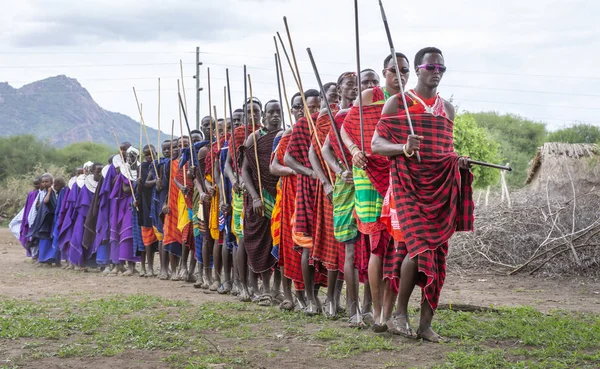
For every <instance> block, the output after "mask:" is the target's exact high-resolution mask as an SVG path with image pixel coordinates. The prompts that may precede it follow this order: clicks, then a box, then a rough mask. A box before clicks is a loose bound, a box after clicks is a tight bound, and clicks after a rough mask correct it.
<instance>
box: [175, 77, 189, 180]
mask: <svg viewBox="0 0 600 369" xmlns="http://www.w3.org/2000/svg"><path fill="white" fill-rule="evenodd" d="M179 94H180V91H179V80H177V95H179ZM177 107H178V108H179V141H180V144H181V145H180V149H179V157H181V154H182V153H183V122H182V119H181V105H180V104H179V101H177ZM183 186H184V187H187V173H186V172H185V170H184V171H183Z"/></svg>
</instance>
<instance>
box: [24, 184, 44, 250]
mask: <svg viewBox="0 0 600 369" xmlns="http://www.w3.org/2000/svg"><path fill="white" fill-rule="evenodd" d="M41 184H42V179H41V178H40V177H36V178H35V179H34V180H33V190H32V191H30V192H29V193H28V194H27V200H26V201H25V207H24V208H23V215H22V218H21V229H20V230H19V242H21V245H22V246H23V248H25V252H26V254H27V256H28V257H32V256H33V255H32V254H31V250H30V248H29V247H28V246H27V242H28V241H29V237H27V234H28V233H29V221H28V218H29V213H30V212H31V207H32V206H33V203H34V201H35V199H36V198H37V196H38V193H39V192H40V185H41ZM36 258H37V255H36V257H33V258H32V260H35V259H36Z"/></svg>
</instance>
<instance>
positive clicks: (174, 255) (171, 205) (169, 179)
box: [162, 140, 183, 281]
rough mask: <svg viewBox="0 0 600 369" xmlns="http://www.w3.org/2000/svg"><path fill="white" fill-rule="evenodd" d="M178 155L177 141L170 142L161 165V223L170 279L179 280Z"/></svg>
mask: <svg viewBox="0 0 600 369" xmlns="http://www.w3.org/2000/svg"><path fill="white" fill-rule="evenodd" d="M179 156H180V150H179V145H178V141H177V140H175V141H173V142H172V149H171V160H169V161H168V162H166V163H165V164H164V166H163V178H164V180H163V186H164V188H163V191H165V190H166V191H167V195H166V196H167V199H166V202H165V204H164V206H163V209H162V213H163V214H164V215H165V218H164V223H163V232H164V239H163V244H164V248H165V251H166V252H167V253H168V254H169V262H170V272H171V274H170V277H169V278H170V279H171V280H172V281H179V280H180V279H179V276H178V275H177V266H178V264H179V257H180V256H181V251H182V250H181V241H182V237H183V236H182V234H181V231H180V230H179V228H178V227H177V225H178V221H179V211H178V202H179V187H178V186H177V183H176V178H177V175H178V172H179Z"/></svg>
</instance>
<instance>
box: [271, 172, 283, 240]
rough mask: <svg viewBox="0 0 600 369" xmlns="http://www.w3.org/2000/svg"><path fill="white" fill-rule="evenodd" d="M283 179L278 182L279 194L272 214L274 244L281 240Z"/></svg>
mask: <svg viewBox="0 0 600 369" xmlns="http://www.w3.org/2000/svg"><path fill="white" fill-rule="evenodd" d="M281 200H282V192H281V180H279V182H277V196H276V197H275V206H273V213H272V215H271V236H272V237H273V246H279V243H280V242H281Z"/></svg>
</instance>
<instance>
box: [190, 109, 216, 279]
mask: <svg viewBox="0 0 600 369" xmlns="http://www.w3.org/2000/svg"><path fill="white" fill-rule="evenodd" d="M210 122H211V120H210V117H204V118H203V119H202V121H201V128H202V130H201V131H198V130H194V131H192V132H191V133H192V141H193V142H194V153H195V154H196V158H195V162H194V171H191V170H190V171H189V174H190V178H192V181H193V185H194V192H193V196H192V201H193V204H192V205H193V207H192V223H193V231H194V250H195V255H194V260H195V261H196V262H197V264H198V272H197V274H196V276H195V277H192V276H190V280H191V279H192V278H195V279H196V282H195V283H194V287H195V288H202V287H205V288H206V289H208V288H209V287H210V285H209V284H208V282H207V281H205V280H204V277H203V274H204V267H205V266H206V267H207V268H209V269H208V270H209V272H210V260H209V261H208V262H207V263H204V257H203V255H204V253H205V250H204V237H205V235H206V233H205V230H206V229H207V228H206V224H207V223H206V222H205V221H204V208H203V203H202V200H201V198H202V194H203V193H204V192H205V187H206V186H205V183H204V180H205V178H204V170H205V156H204V153H205V152H207V150H208V145H209V144H210V140H209V139H210ZM199 138H201V139H200V140H199ZM200 152H202V153H203V154H202V155H201V154H200ZM189 153H190V158H191V154H192V152H191V151H190V152H189ZM200 157H202V159H200ZM201 218H202V225H201V224H200V223H201V222H200V220H201ZM191 264H192V263H191V262H190V266H191ZM189 272H190V273H192V274H193V273H194V271H193V270H192V268H191V267H190V271H189Z"/></svg>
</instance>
